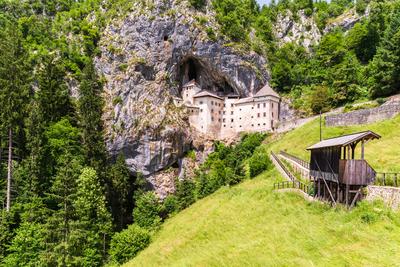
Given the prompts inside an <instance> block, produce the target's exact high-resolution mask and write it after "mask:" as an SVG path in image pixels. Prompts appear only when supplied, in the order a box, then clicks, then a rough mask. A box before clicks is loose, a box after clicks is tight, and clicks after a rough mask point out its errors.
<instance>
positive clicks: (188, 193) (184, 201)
mask: <svg viewBox="0 0 400 267" xmlns="http://www.w3.org/2000/svg"><path fill="white" fill-rule="evenodd" d="M194 190H195V185H194V182H193V181H191V180H187V179H185V180H182V181H178V182H177V186H176V197H177V198H178V202H179V206H180V209H185V208H187V207H189V206H190V205H191V204H193V203H194V202H195V197H194Z"/></svg>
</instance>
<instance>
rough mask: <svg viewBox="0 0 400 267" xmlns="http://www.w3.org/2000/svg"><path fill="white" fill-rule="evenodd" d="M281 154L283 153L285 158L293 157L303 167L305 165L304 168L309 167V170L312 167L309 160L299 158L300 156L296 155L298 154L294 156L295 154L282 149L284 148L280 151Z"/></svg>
mask: <svg viewBox="0 0 400 267" xmlns="http://www.w3.org/2000/svg"><path fill="white" fill-rule="evenodd" d="M279 154H281V155H282V156H284V157H285V158H288V159H291V160H292V161H294V162H296V163H298V164H299V165H300V166H302V167H304V168H306V169H308V170H309V169H310V163H309V162H307V161H305V160H302V159H301V158H299V157H296V156H294V155H291V154H289V153H287V152H285V151H282V150H281V151H280V152H279Z"/></svg>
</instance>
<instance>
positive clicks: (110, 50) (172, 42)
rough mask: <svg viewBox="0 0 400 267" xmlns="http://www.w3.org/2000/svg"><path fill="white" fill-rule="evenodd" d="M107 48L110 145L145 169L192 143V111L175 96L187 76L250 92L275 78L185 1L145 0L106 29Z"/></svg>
mask: <svg viewBox="0 0 400 267" xmlns="http://www.w3.org/2000/svg"><path fill="white" fill-rule="evenodd" d="M211 39H212V40H211ZM100 48H101V56H100V57H99V58H97V59H96V67H97V70H98V73H99V74H100V75H101V76H103V77H104V78H105V86H104V97H105V100H106V107H105V111H104V123H105V130H106V142H107V149H108V150H109V152H110V153H111V154H114V155H115V154H118V153H120V152H123V153H124V154H125V156H126V158H127V164H128V166H129V168H130V169H131V171H132V172H142V173H143V174H144V175H146V176H147V175H151V174H153V173H155V172H157V171H159V170H162V169H164V168H166V167H168V166H170V165H172V164H173V163H175V162H177V160H178V159H179V158H181V157H182V156H183V155H184V153H185V151H187V150H188V149H189V148H190V145H191V142H192V140H191V132H190V129H189V125H188V122H187V119H186V114H185V112H184V110H182V109H180V108H177V107H175V106H174V104H173V102H172V98H173V97H174V96H180V88H181V86H182V85H183V84H184V83H186V82H188V81H189V80H191V79H196V80H197V82H198V83H199V84H200V85H201V86H202V87H203V88H204V89H209V90H214V91H223V92H225V93H229V92H236V93H238V94H240V95H242V96H247V95H249V94H250V93H253V92H255V91H257V90H258V89H259V88H261V87H262V86H263V85H264V84H265V83H266V82H267V81H268V80H269V74H268V72H267V69H266V68H267V66H266V64H267V61H266V59H265V58H263V57H261V56H259V55H257V54H255V53H252V52H248V53H245V52H240V51H236V50H235V49H234V48H231V47H230V46H229V43H228V42H227V41H224V40H222V38H219V37H218V26H217V23H216V22H215V20H214V14H213V12H212V11H211V10H209V9H208V10H207V11H206V12H205V13H203V12H197V11H195V10H193V9H192V8H189V7H188V6H187V3H186V1H159V0H156V1H152V2H151V4H150V2H149V3H147V4H146V2H145V1H142V2H139V1H138V2H137V3H136V4H135V5H134V7H133V8H132V11H131V12H130V13H129V15H128V16H127V17H125V18H124V19H122V20H119V21H115V22H114V23H113V24H112V25H109V26H108V27H107V28H106V30H105V31H104V33H103V36H102V38H101V42H100Z"/></svg>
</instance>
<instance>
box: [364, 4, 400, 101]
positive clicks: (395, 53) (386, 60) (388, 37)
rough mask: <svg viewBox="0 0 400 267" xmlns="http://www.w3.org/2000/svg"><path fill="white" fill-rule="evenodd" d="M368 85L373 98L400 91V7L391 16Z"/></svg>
mask: <svg viewBox="0 0 400 267" xmlns="http://www.w3.org/2000/svg"><path fill="white" fill-rule="evenodd" d="M369 74H370V75H369V76H370V78H369V79H368V84H369V86H370V93H371V95H372V96H373V97H378V96H387V95H390V94H393V93H395V92H396V91H398V90H400V5H399V4H397V6H396V8H395V9H394V10H393V12H392V14H391V16H390V24H389V26H388V27H387V29H386V30H385V35H384V37H383V40H382V45H381V47H379V48H378V52H377V54H376V56H375V57H374V59H373V61H372V62H371V64H370V66H369Z"/></svg>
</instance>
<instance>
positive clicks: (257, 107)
mask: <svg viewBox="0 0 400 267" xmlns="http://www.w3.org/2000/svg"><path fill="white" fill-rule="evenodd" d="M176 102H177V104H179V105H184V106H185V107H186V109H187V111H188V113H189V123H190V125H191V126H192V127H194V128H195V129H196V130H198V131H199V132H201V133H203V134H207V135H209V136H212V137H214V138H229V137H232V136H235V135H237V133H240V132H264V131H273V130H274V129H275V128H276V127H277V123H278V121H279V108H280V107H279V105H280V97H279V95H278V94H277V93H276V92H275V91H274V90H273V89H272V88H271V87H270V86H269V85H268V84H266V85H265V86H264V87H262V88H261V89H260V90H259V91H258V92H257V93H256V94H254V95H253V96H251V97H246V98H240V96H239V95H236V94H229V95H220V94H218V93H216V92H211V91H207V90H202V89H201V88H200V86H199V85H198V84H197V83H196V81H195V80H192V81H190V82H188V83H187V84H185V85H184V86H183V87H182V98H181V99H177V101H176Z"/></svg>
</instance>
